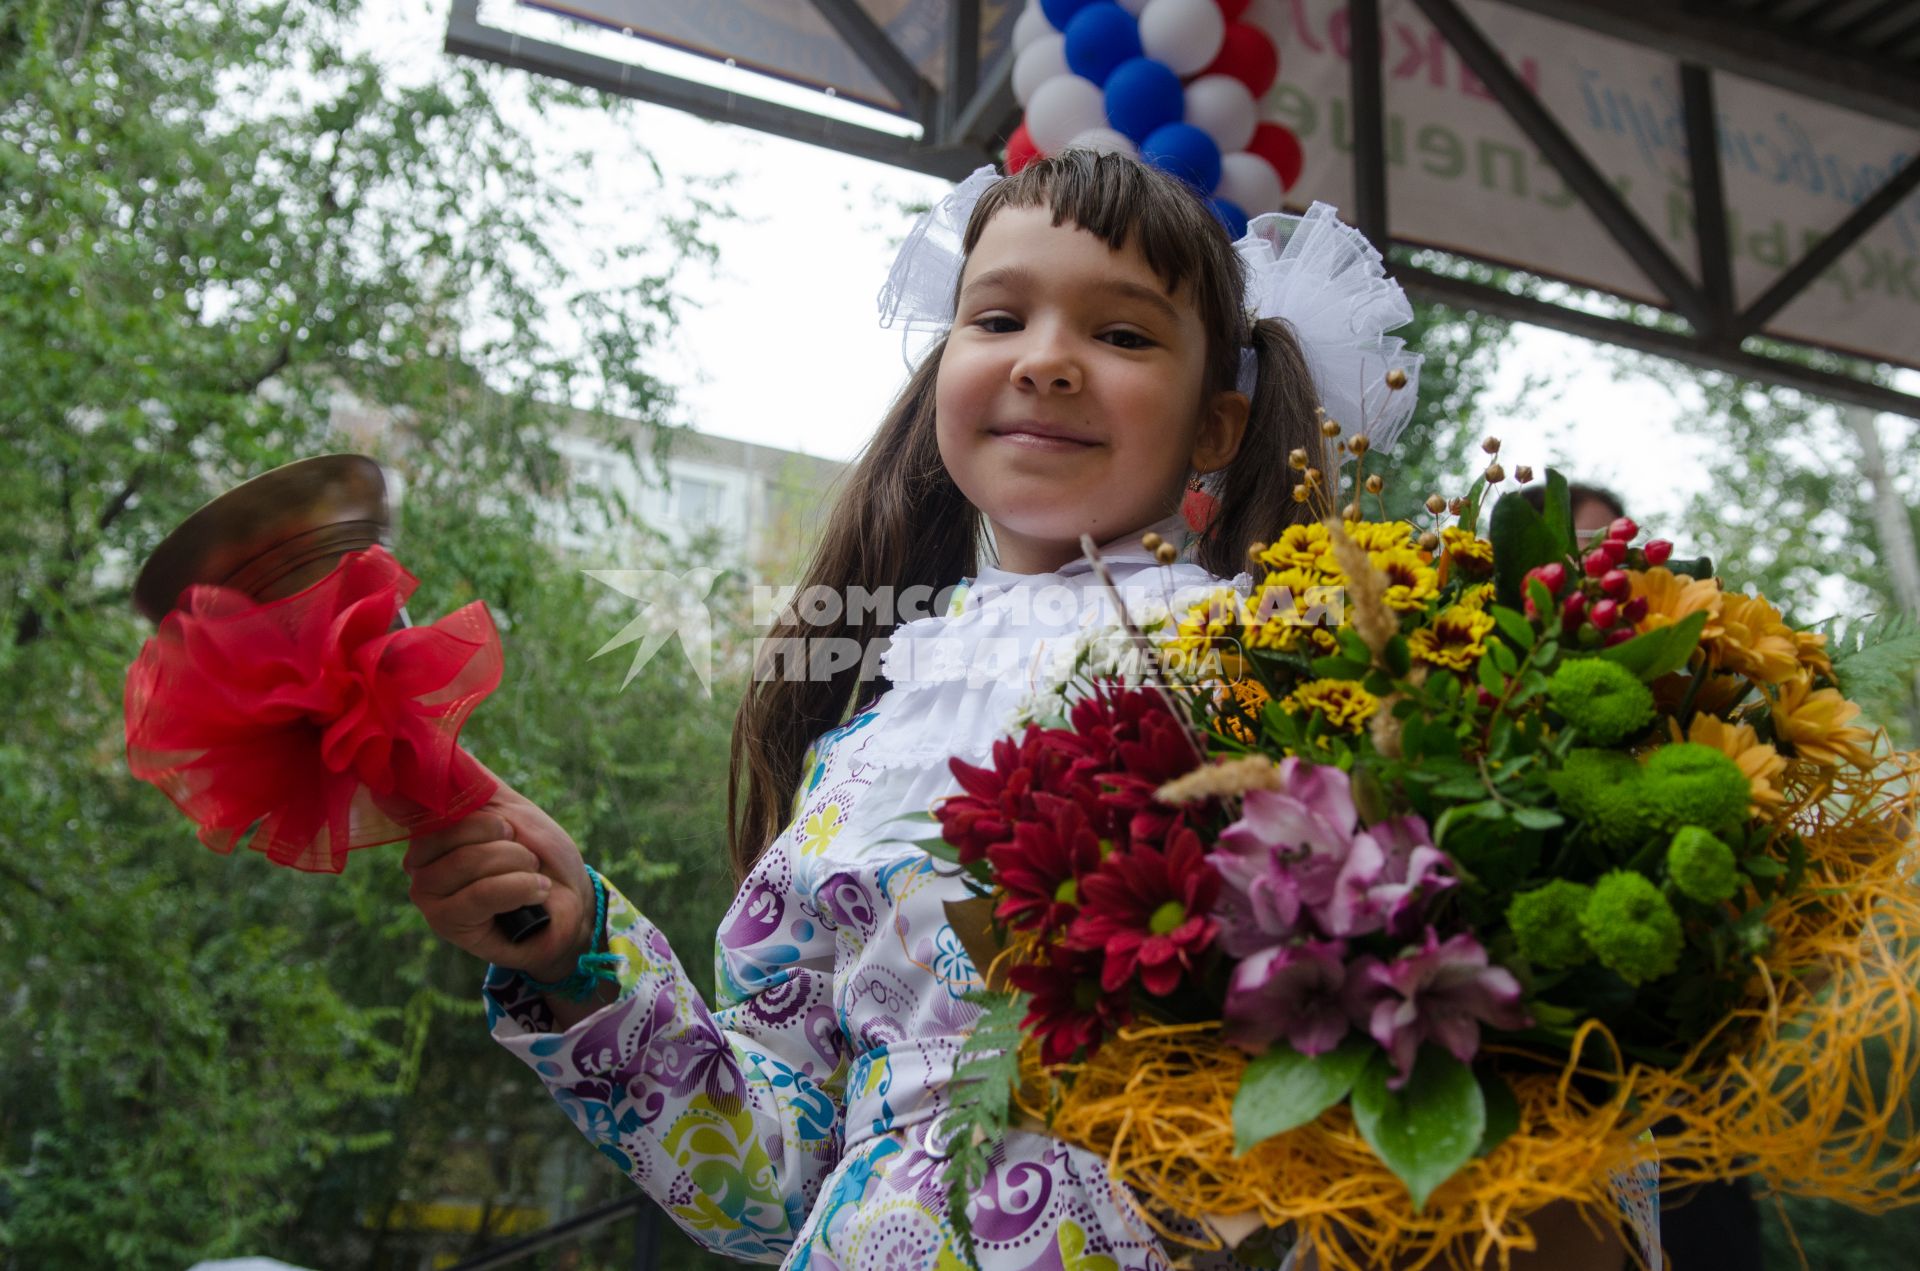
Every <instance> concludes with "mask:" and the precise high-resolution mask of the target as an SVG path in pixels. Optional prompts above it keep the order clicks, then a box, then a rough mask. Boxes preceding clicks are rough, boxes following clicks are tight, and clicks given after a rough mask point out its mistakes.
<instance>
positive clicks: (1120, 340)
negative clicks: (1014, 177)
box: [934, 207, 1247, 574]
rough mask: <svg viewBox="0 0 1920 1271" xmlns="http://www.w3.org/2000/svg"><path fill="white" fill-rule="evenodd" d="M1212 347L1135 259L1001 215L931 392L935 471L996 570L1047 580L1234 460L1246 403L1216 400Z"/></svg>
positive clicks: (972, 269) (1012, 213)
mask: <svg viewBox="0 0 1920 1271" xmlns="http://www.w3.org/2000/svg"><path fill="white" fill-rule="evenodd" d="M1206 359H1207V334H1206V331H1205V330H1204V328H1203V327H1202V324H1201V320H1200V315H1199V313H1198V311H1197V310H1196V308H1195V307H1194V304H1193V302H1192V300H1191V299H1190V298H1189V297H1188V296H1187V295H1186V292H1185V289H1184V288H1183V289H1182V290H1181V291H1180V292H1179V293H1169V292H1168V291H1167V289H1166V285H1165V283H1164V282H1163V281H1162V280H1161V279H1160V277H1159V276H1158V275H1157V274H1155V273H1154V271H1153V269H1152V268H1151V267H1150V266H1149V265H1148V264H1147V262H1146V259H1145V258H1144V257H1143V256H1141V254H1140V253H1139V251H1138V250H1136V249H1135V248H1134V247H1133V245H1132V244H1131V243H1130V244H1129V245H1128V246H1127V248H1126V249H1124V250H1121V251H1114V250H1113V249H1112V248H1110V247H1108V246H1107V244H1106V243H1105V242H1104V241H1102V240H1101V239H1100V238H1099V237H1098V236H1096V235H1094V234H1092V233H1089V232H1088V231H1087V230H1084V229H1081V228H1080V227H1079V226H1077V225H1074V224H1073V223H1072V222H1071V221H1068V222H1064V223H1062V224H1060V225H1055V224H1053V214H1052V212H1051V211H1049V210H1048V209H1047V208H1044V207H1009V208H1003V209H1001V210H1000V211H999V212H998V213H996V214H995V215H994V217H993V219H992V220H991V221H989V222H988V223H987V225H986V227H985V229H984V230H982V231H981V234H980V238H979V241H978V242H977V243H976V244H975V246H974V250H973V252H972V254H971V255H969V256H968V257H967V263H966V268H965V271H964V272H963V273H962V275H961V283H960V296H959V305H958V309H957V312H956V313H955V315H954V325H953V331H952V334H951V335H949V336H948V338H947V344H946V349H945V351H944V353H943V354H942V355H941V359H940V369H939V374H938V379H937V381H936V385H935V390H934V397H935V415H936V432H937V435H938V438H939V443H940V457H941V459H942V461H943V462H944V463H945V465H946V469H947V472H948V473H949V474H950V475H951V476H952V477H953V480H954V483H955V484H956V485H958V486H959V487H960V491H961V493H962V494H964V495H965V496H966V497H967V500H968V501H969V502H971V503H972V504H973V505H974V506H975V507H976V508H978V509H980V512H981V514H982V515H983V516H985V517H986V518H987V519H988V521H989V522H990V523H991V524H992V526H993V532H994V541H995V542H996V543H997V544H998V546H999V549H1000V566H1001V568H1003V569H1008V570H1012V571H1013V572H1015V573H1025V574H1031V573H1044V572H1047V571H1049V570H1053V569H1058V568H1059V567H1060V566H1061V565H1064V564H1066V563H1067V562H1068V561H1070V560H1073V559H1075V558H1076V557H1078V556H1079V555H1080V543H1079V539H1080V535H1081V534H1083V533H1085V534H1090V535H1092V536H1093V539H1094V541H1095V542H1106V541H1108V540H1110V539H1113V538H1116V537H1119V536H1120V535H1122V534H1125V533H1127V532H1128V531H1129V530H1135V529H1144V528H1145V527H1146V526H1149V525H1151V524H1153V523H1154V522H1156V521H1159V520H1161V519H1163V518H1165V517H1167V516H1169V515H1171V514H1172V513H1173V511H1174V510H1175V509H1176V508H1177V507H1178V506H1179V504H1180V496H1181V491H1182V489H1183V488H1184V487H1185V485H1186V481H1187V474H1188V472H1189V471H1191V470H1194V469H1198V470H1199V471H1202V472H1211V471H1213V470H1214V469H1216V468H1219V467H1221V466H1223V465H1225V464H1226V463H1227V462H1228V460H1230V459H1231V458H1232V457H1233V454H1234V451H1235V450H1236V449H1237V448H1238V446H1239V443H1240V435H1241V432H1242V430H1243V429H1244V428H1245V426H1246V419H1247V399H1246V398H1245V397H1244V396H1242V395H1241V394H1239V393H1235V392H1230V391H1229V392H1218V393H1208V392H1207V391H1206V389H1205V385H1204V383H1203V381H1204V379H1205V368H1206Z"/></svg>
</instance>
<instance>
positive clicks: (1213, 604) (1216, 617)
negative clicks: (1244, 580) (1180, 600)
mask: <svg viewBox="0 0 1920 1271" xmlns="http://www.w3.org/2000/svg"><path fill="white" fill-rule="evenodd" d="M1242 617H1243V615H1242V614H1241V611H1240V593H1239V592H1237V591H1235V590H1233V588H1231V587H1220V588H1216V589H1215V590H1213V591H1211V592H1209V593H1208V594H1207V595H1206V597H1205V598H1204V599H1202V600H1200V601H1198V602H1197V603H1195V604H1193V605H1191V606H1189V607H1188V609H1187V611H1186V613H1184V614H1182V615H1180V618H1179V620H1178V621H1177V622H1175V623H1174V626H1173V638H1172V639H1171V640H1169V641H1168V644H1169V645H1170V646H1171V647H1173V648H1175V649H1178V650H1180V651H1181V652H1183V653H1202V652H1205V651H1206V650H1208V649H1212V648H1216V647H1218V646H1220V645H1221V644H1224V643H1226V642H1227V641H1229V640H1232V639H1233V638H1234V637H1235V636H1237V635H1239V633H1240V622H1241V619H1242Z"/></svg>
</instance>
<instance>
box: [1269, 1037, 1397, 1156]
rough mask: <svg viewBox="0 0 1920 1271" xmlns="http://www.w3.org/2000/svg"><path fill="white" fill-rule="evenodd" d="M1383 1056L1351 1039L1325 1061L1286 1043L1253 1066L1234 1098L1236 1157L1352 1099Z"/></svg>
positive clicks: (1326, 1055) (1369, 1044)
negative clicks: (1365, 1072)
mask: <svg viewBox="0 0 1920 1271" xmlns="http://www.w3.org/2000/svg"><path fill="white" fill-rule="evenodd" d="M1377 1053H1378V1051H1377V1049H1376V1048H1375V1047H1374V1045H1373V1043H1372V1042H1370V1041H1366V1040H1363V1039H1360V1038H1348V1039H1347V1041H1346V1042H1345V1043H1343V1044H1342V1045H1341V1046H1339V1047H1338V1048H1337V1049H1335V1050H1331V1051H1329V1052H1327V1053H1326V1054H1324V1055H1303V1054H1301V1053H1300V1052H1299V1051H1297V1050H1295V1049H1293V1047H1291V1046H1288V1045H1286V1044H1284V1043H1281V1044H1279V1045H1276V1046H1275V1047H1274V1048H1273V1049H1272V1050H1270V1051H1268V1052H1267V1053H1266V1054H1264V1055H1261V1056H1259V1057H1258V1058H1256V1059H1255V1060H1254V1061H1253V1062H1252V1063H1250V1064H1248V1065H1247V1071H1246V1073H1245V1075H1243V1076H1242V1077H1241V1078H1240V1090H1239V1093H1237V1094H1235V1095H1234V1097H1233V1151H1234V1155H1236V1156H1239V1155H1242V1154H1244V1153H1245V1152H1247V1151H1248V1150H1250V1149H1252V1148H1253V1147H1255V1146H1256V1145H1258V1144H1261V1143H1264V1142H1266V1141H1267V1140H1268V1139H1270V1138H1272V1137H1273V1136H1274V1135H1276V1134H1284V1133H1286V1132H1287V1131H1288V1130H1291V1129H1294V1128H1296V1127H1298V1126H1302V1125H1305V1124H1306V1123H1307V1122H1309V1121H1311V1120H1313V1119H1314V1118H1315V1117H1317V1116H1319V1115H1320V1114H1321V1113H1322V1112H1325V1111H1326V1110H1327V1109H1328V1108H1331V1107H1332V1106H1333V1105H1334V1104H1336V1103H1338V1102H1340V1101H1341V1100H1342V1099H1344V1098H1346V1097H1347V1092H1348V1091H1349V1090H1351V1089H1353V1082H1354V1079H1355V1078H1356V1077H1358V1076H1359V1075H1360V1070H1361V1069H1362V1068H1364V1067H1366V1065H1367V1061H1368V1059H1369V1058H1371V1057H1372V1056H1373V1055H1375V1054H1377Z"/></svg>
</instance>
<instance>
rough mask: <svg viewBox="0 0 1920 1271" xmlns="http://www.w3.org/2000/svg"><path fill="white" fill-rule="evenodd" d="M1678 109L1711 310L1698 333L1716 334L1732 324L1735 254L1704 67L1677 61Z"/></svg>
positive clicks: (1717, 132) (1714, 115)
mask: <svg viewBox="0 0 1920 1271" xmlns="http://www.w3.org/2000/svg"><path fill="white" fill-rule="evenodd" d="M1680 109H1681V112H1682V113H1683V115H1684V116H1685V121H1686V128H1687V168H1688V171H1689V173H1690V174H1691V177H1692V181H1693V237H1694V241H1695V242H1696V243H1698V244H1699V248H1700V283H1701V287H1702V289H1703V290H1705V292H1706V299H1707V309H1708V311H1709V312H1710V314H1711V315H1712V321H1711V322H1710V323H1709V325H1708V327H1707V329H1706V330H1705V331H1703V332H1701V334H1702V335H1703V336H1705V337H1706V338H1708V339H1710V340H1711V339H1718V338H1719V337H1720V336H1721V335H1722V334H1723V333H1724V332H1725V331H1726V330H1727V329H1728V328H1729V327H1731V326H1732V324H1733V258H1732V253H1731V247H1730V245H1729V243H1728V241H1727V198H1726V191H1725V187H1724V186H1722V184H1721V181H1720V127H1719V123H1718V120H1719V114H1718V112H1717V111H1715V110H1714V106H1713V77H1712V75H1711V74H1710V73H1709V72H1708V71H1707V69H1706V67H1704V66H1699V65H1696V64H1694V63H1692V62H1684V63H1682V64H1681V66H1680ZM1734 343H1735V344H1738V343H1739V341H1738V340H1736V341H1734Z"/></svg>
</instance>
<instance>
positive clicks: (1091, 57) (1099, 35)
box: [1067, 0, 1141, 84]
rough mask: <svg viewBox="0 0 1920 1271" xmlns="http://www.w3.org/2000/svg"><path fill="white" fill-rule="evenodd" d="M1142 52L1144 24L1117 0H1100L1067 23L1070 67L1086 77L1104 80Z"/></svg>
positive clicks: (1095, 80) (1080, 75)
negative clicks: (1135, 19) (1141, 31)
mask: <svg viewBox="0 0 1920 1271" xmlns="http://www.w3.org/2000/svg"><path fill="white" fill-rule="evenodd" d="M1140 53H1141V48H1140V24H1139V23H1138V22H1135V21H1134V20H1133V15H1132V14H1131V13H1128V12H1127V11H1126V10H1125V9H1122V8H1121V7H1120V6H1119V5H1117V4H1114V3H1113V0H1096V3H1094V4H1090V5H1088V6H1087V7H1086V8H1084V9H1082V10H1080V12H1078V13H1076V14H1074V15H1073V21H1071V22H1069V23H1067V69H1069V70H1071V71H1072V72H1073V73H1074V74H1075V75H1078V76H1079V77H1080V78H1082V79H1090V80H1092V81H1093V82H1094V83H1096V84H1104V83H1106V82H1107V76H1109V75H1111V74H1113V72H1114V68H1115V67H1117V66H1119V65H1120V63H1122V62H1125V61H1127V60H1128V59H1130V58H1136V57H1139V56H1140Z"/></svg>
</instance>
